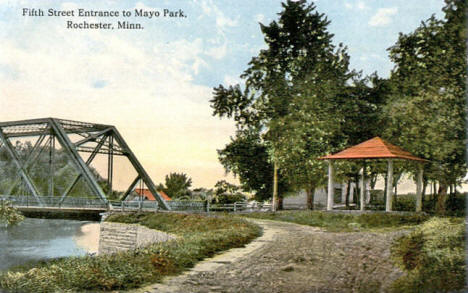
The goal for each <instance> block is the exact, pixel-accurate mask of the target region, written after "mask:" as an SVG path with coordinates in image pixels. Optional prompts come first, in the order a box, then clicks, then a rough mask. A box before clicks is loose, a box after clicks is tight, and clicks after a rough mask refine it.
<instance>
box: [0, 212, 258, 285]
mask: <svg viewBox="0 0 468 293" xmlns="http://www.w3.org/2000/svg"><path fill="white" fill-rule="evenodd" d="M107 221H112V222H121V223H140V224H142V225H144V226H146V227H148V228H152V229H158V230H161V231H166V232H169V233H174V234H176V235H178V236H180V237H179V238H178V240H174V241H169V242H165V243H159V244H153V245H150V246H148V247H146V248H143V249H138V250H135V251H127V252H120V253H117V254H114V255H103V256H98V257H91V256H87V257H71V258H63V259H56V260H52V261H48V262H42V263H36V264H30V265H28V266H24V267H22V268H17V269H15V270H12V271H9V272H6V273H3V274H1V275H0V286H1V287H3V288H5V289H7V290H11V291H12V292H75V291H92V292H95V291H99V290H119V289H130V288H135V287H139V286H142V285H145V284H149V283H153V282H157V281H158V280H160V279H161V278H162V277H164V276H167V275H173V274H178V273H180V272H182V271H183V270H185V269H187V268H190V267H193V265H194V264H195V263H196V262H198V261H200V260H202V259H204V258H206V257H210V256H213V255H214V254H215V253H218V252H220V251H223V250H226V249H229V248H233V247H241V246H243V245H245V244H246V243H248V242H250V241H251V240H252V239H254V238H255V237H257V236H259V235H260V233H261V231H260V228H259V227H258V226H256V225H253V224H250V223H248V222H246V221H244V220H242V219H238V218H222V217H205V216H201V215H185V214H172V213H163V214H161V213H158V214H154V213H141V214H125V215H114V216H111V217H110V218H108V219H107Z"/></svg>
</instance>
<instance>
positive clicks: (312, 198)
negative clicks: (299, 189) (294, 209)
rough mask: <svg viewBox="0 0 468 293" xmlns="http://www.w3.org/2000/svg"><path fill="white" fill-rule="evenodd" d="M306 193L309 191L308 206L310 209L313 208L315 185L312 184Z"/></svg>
mask: <svg viewBox="0 0 468 293" xmlns="http://www.w3.org/2000/svg"><path fill="white" fill-rule="evenodd" d="M306 193H307V208H308V209H309V210H313V209H314V195H315V187H314V186H311V187H309V188H307V189H306Z"/></svg>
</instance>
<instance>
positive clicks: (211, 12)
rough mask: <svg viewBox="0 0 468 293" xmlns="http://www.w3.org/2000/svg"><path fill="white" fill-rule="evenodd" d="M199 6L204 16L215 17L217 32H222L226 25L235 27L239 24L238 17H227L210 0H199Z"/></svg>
mask: <svg viewBox="0 0 468 293" xmlns="http://www.w3.org/2000/svg"><path fill="white" fill-rule="evenodd" d="M200 6H201V9H202V11H203V14H204V15H205V16H208V17H214V18H215V23H216V28H217V29H218V31H219V32H222V31H223V30H224V29H225V28H226V27H235V26H238V25H239V22H238V19H239V17H237V19H233V18H231V17H227V16H226V15H225V14H224V12H223V11H221V10H220V9H219V8H218V7H217V6H216V5H215V4H214V3H213V1H212V0H205V1H201V2H200Z"/></svg>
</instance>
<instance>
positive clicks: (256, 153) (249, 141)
mask: <svg viewBox="0 0 468 293" xmlns="http://www.w3.org/2000/svg"><path fill="white" fill-rule="evenodd" d="M218 158H219V161H220V162H221V164H222V165H223V166H224V168H225V170H226V171H227V172H232V173H233V174H235V175H237V176H238V177H239V180H240V183H241V186H242V189H243V190H244V191H247V192H254V193H255V199H256V200H259V201H263V200H266V199H268V198H270V197H271V194H272V191H273V181H272V177H273V165H272V164H271V162H270V159H269V154H268V148H267V146H266V145H265V143H264V142H263V141H262V139H261V138H260V136H259V134H258V133H255V132H249V131H237V133H236V136H235V137H234V138H232V137H231V142H230V143H229V144H227V145H226V146H225V148H224V149H222V150H219V151H218ZM279 186H280V187H279V189H280V190H287V189H288V187H287V183H286V182H285V180H281V179H280V181H279Z"/></svg>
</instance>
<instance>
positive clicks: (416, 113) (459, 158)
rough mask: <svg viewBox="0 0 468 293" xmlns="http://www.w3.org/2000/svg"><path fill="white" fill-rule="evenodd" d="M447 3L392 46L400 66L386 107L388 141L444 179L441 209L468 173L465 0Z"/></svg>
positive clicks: (441, 181)
mask: <svg viewBox="0 0 468 293" xmlns="http://www.w3.org/2000/svg"><path fill="white" fill-rule="evenodd" d="M445 2H446V5H445V7H444V8H443V11H444V12H445V19H444V20H438V19H436V18H435V16H432V17H431V18H429V19H428V20H426V21H424V22H422V23H421V25H420V27H418V28H417V29H416V30H415V31H414V32H412V33H409V34H406V35H405V34H400V36H399V38H398V41H397V43H396V44H395V45H394V46H393V47H391V48H390V49H389V50H390V58H391V59H392V61H393V62H394V63H395V68H394V70H393V71H392V74H391V79H390V81H391V83H392V86H393V92H392V94H391V96H390V99H389V104H388V105H387V107H386V113H387V117H388V121H389V126H390V127H389V128H388V130H387V132H386V136H387V137H388V139H389V140H390V141H393V142H394V143H397V144H399V145H401V146H402V147H403V148H405V149H407V150H408V151H410V152H412V153H413V154H415V155H418V156H421V157H424V158H426V159H428V160H430V161H429V163H428V164H426V167H425V177H426V180H425V181H427V180H434V181H437V182H439V190H438V203H437V210H438V211H439V212H444V211H445V202H446V199H447V189H448V186H451V185H455V184H458V183H459V182H460V180H461V178H462V176H463V175H464V174H465V173H466V162H465V152H466V149H465V139H466V133H465V125H466V121H465V107H466V105H465V90H466V88H465V81H466V66H467V63H466V55H465V52H466V51H465V50H466V43H465V41H466V28H465V25H464V21H465V11H466V3H465V1H463V0H446V1H445Z"/></svg>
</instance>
